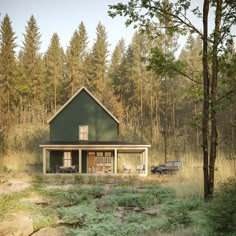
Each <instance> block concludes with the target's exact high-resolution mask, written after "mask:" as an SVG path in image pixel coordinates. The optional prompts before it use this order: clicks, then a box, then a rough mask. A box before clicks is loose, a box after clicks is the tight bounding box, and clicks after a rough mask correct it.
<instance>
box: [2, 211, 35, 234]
mask: <svg viewBox="0 0 236 236" xmlns="http://www.w3.org/2000/svg"><path fill="white" fill-rule="evenodd" d="M33 231H34V229H33V220H32V219H31V218H30V217H29V216H25V215H22V214H19V215H16V216H15V217H14V218H13V219H12V220H8V221H3V222H1V223H0V236H28V235H30V234H32V233H33Z"/></svg>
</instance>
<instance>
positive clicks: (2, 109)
mask: <svg viewBox="0 0 236 236" xmlns="http://www.w3.org/2000/svg"><path fill="white" fill-rule="evenodd" d="M11 24H12V23H11V20H10V18H9V16H8V15H6V16H5V17H4V19H3V21H2V24H1V30H0V32H1V43H0V129H1V128H2V127H1V126H5V125H8V124H9V123H10V121H11V119H10V118H11V117H12V115H13V112H14V109H15V104H14V103H15V101H16V93H15V76H16V58H15V51H14V50H15V47H16V43H15V39H16V37H15V33H14V32H13V29H12V25H11Z"/></svg>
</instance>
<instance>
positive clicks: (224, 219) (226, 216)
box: [206, 177, 236, 236]
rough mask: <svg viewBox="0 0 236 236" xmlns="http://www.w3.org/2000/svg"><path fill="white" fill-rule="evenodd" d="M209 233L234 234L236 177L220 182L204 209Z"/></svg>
mask: <svg viewBox="0 0 236 236" xmlns="http://www.w3.org/2000/svg"><path fill="white" fill-rule="evenodd" d="M206 215H207V218H208V226H209V231H210V232H209V235H215V236H218V235H219V236H221V235H222V236H223V235H228V236H230V235H232V236H233V235H235V232H236V178H235V177H234V178H230V179H229V180H228V181H227V182H225V183H223V184H221V186H220V188H219V190H218V191H217V192H216V194H215V196H214V198H213V199H212V201H211V202H210V203H209V206H208V208H207V211H206Z"/></svg>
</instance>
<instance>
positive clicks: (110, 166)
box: [40, 142, 150, 176]
mask: <svg viewBox="0 0 236 236" xmlns="http://www.w3.org/2000/svg"><path fill="white" fill-rule="evenodd" d="M40 147H42V148H43V173H44V174H49V173H79V174H114V175H117V174H140V175H145V176H147V175H148V163H149V162H148V148H149V147H150V145H145V144H131V143H121V142H96V143H95V142H86V143H84V142H83V143H81V142H77V143H59V142H58V143H47V144H42V145H40Z"/></svg>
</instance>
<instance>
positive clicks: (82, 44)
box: [66, 22, 88, 96]
mask: <svg viewBox="0 0 236 236" xmlns="http://www.w3.org/2000/svg"><path fill="white" fill-rule="evenodd" d="M87 45H88V36H87V32H86V28H85V26H84V23H83V22H81V23H80V25H79V28H78V30H75V32H74V34H73V36H72V38H71V41H70V46H69V47H68V50H67V55H66V58H67V59H66V60H67V79H68V90H69V96H72V95H73V94H74V93H75V92H76V91H77V90H78V89H79V88H80V87H81V86H82V85H84V84H85V83H86V80H85V72H84V62H85V57H86V53H87Z"/></svg>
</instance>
